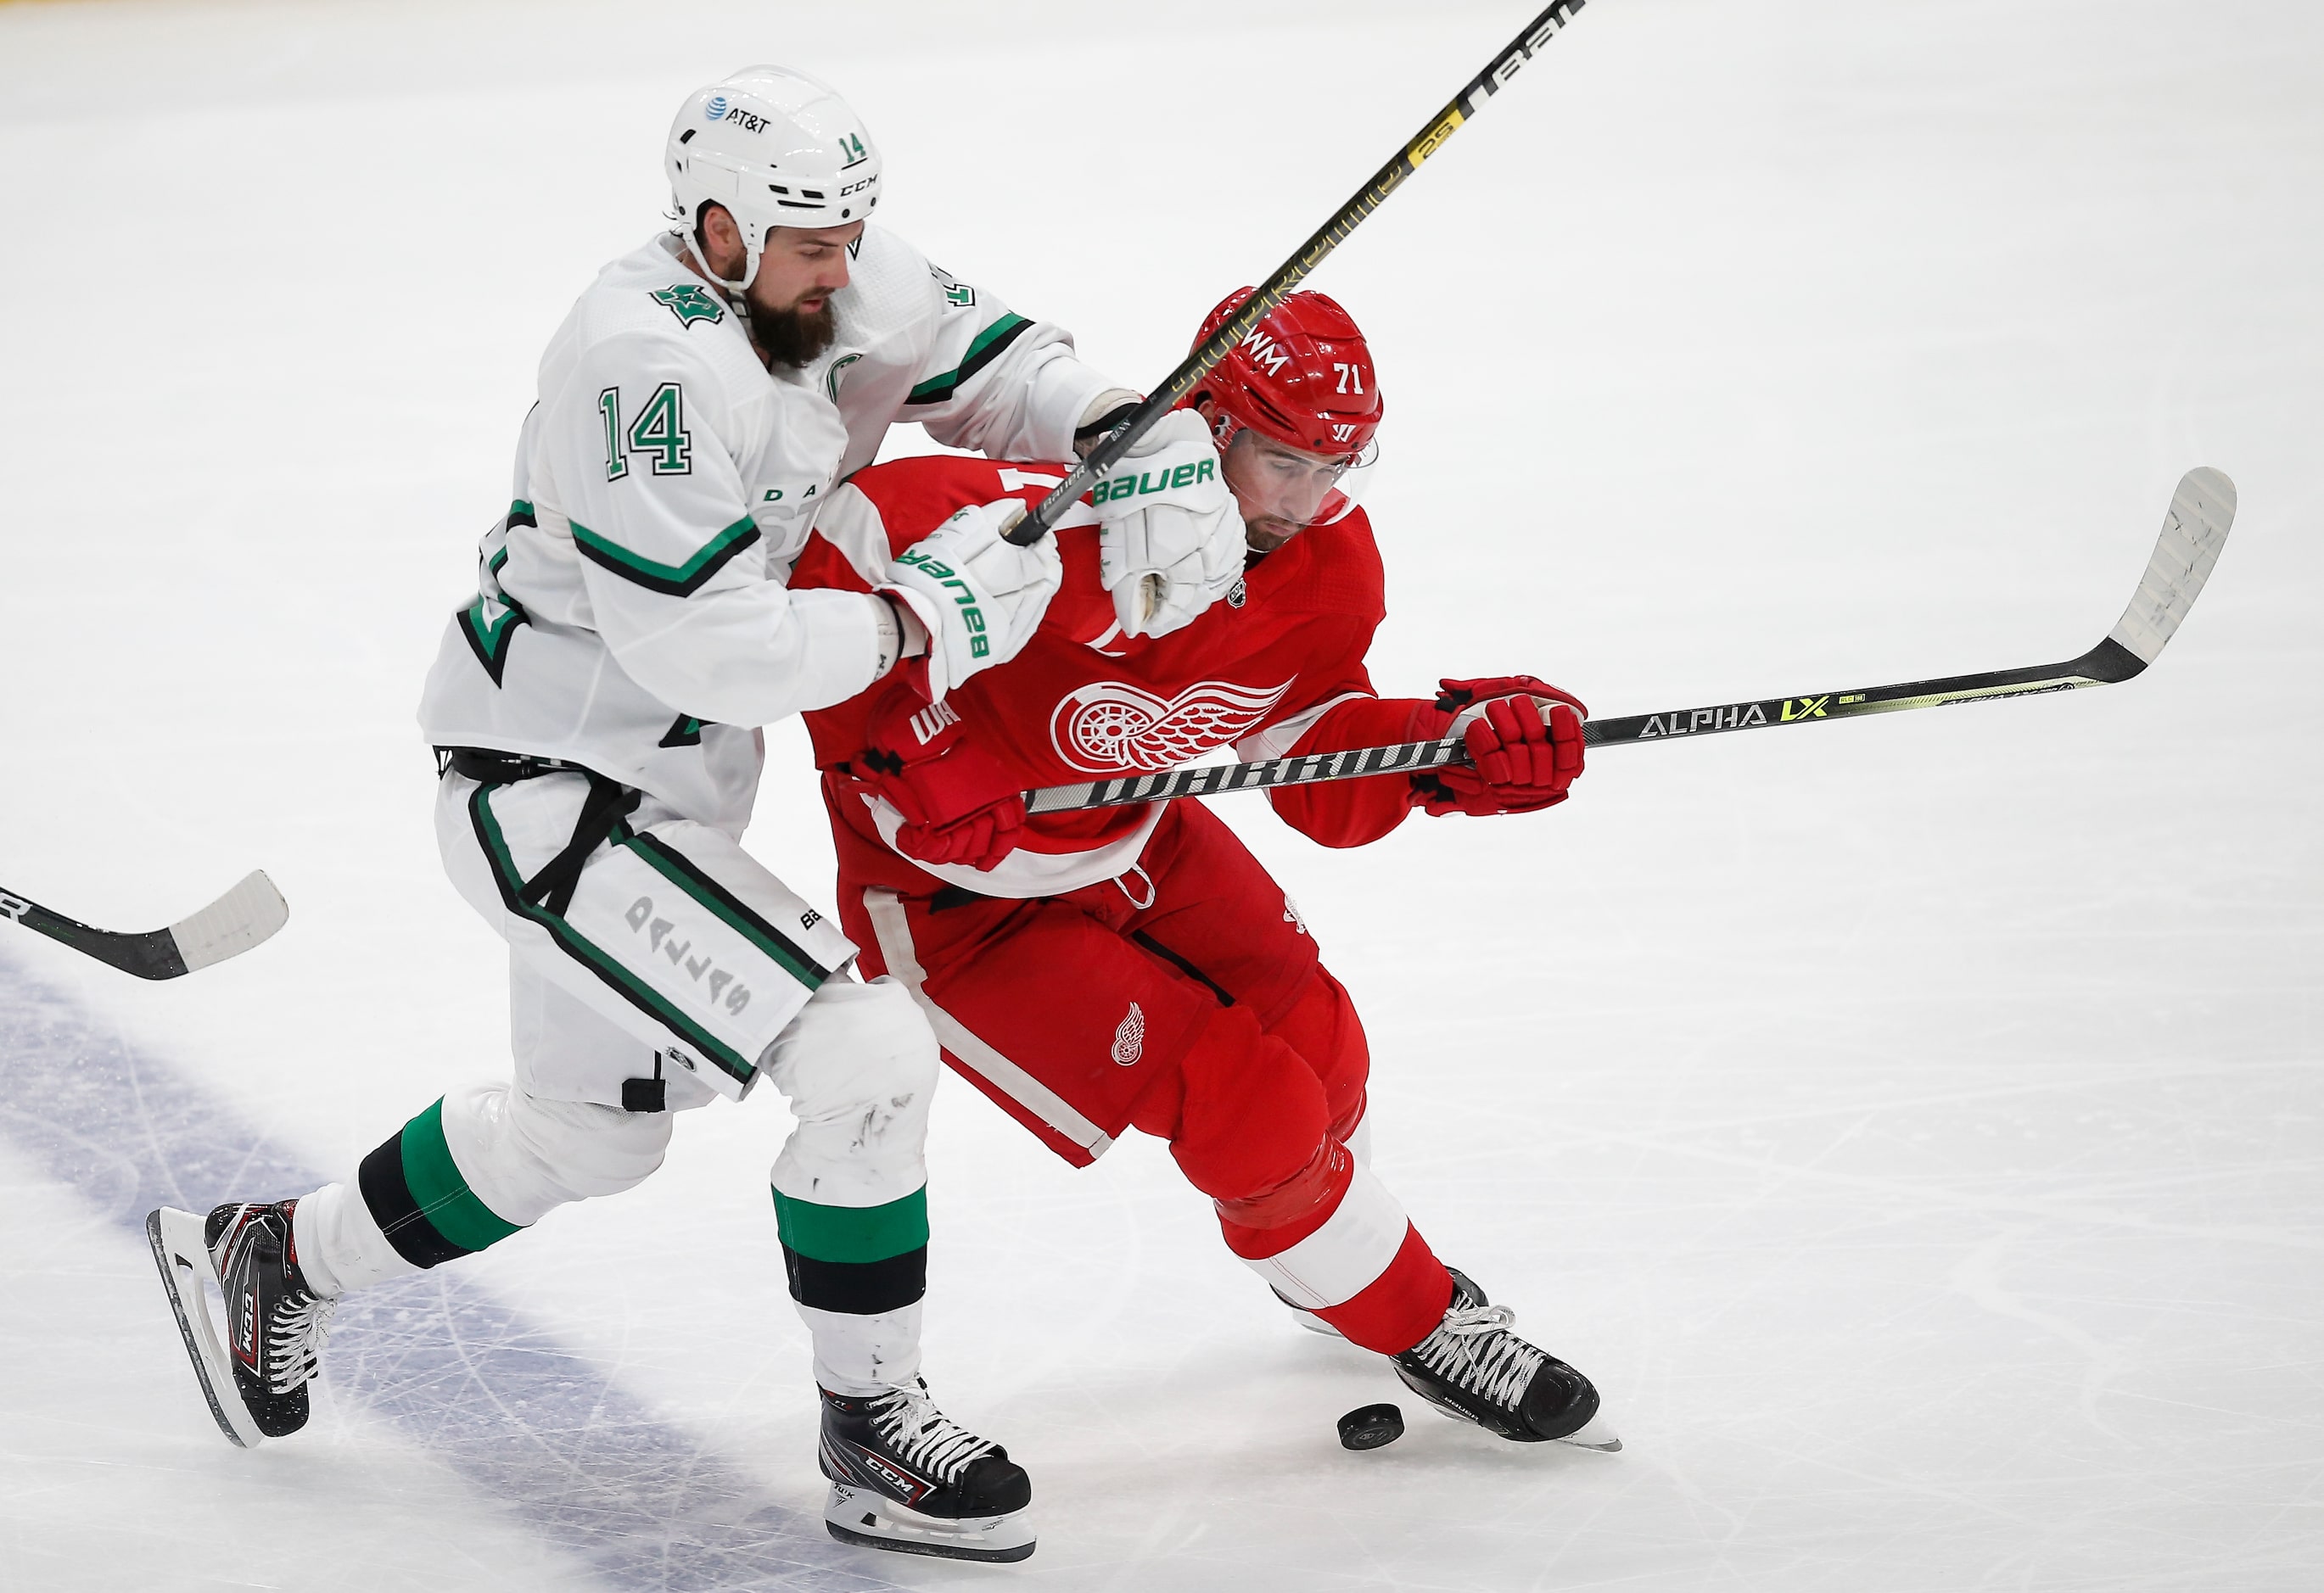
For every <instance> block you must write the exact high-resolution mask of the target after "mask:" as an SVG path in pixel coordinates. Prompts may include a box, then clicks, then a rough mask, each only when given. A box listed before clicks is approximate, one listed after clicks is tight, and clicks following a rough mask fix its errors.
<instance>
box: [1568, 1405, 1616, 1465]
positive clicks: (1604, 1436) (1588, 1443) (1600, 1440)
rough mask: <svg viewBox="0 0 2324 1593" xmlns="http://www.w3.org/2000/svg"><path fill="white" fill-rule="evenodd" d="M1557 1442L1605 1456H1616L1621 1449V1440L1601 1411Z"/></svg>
mask: <svg viewBox="0 0 2324 1593" xmlns="http://www.w3.org/2000/svg"><path fill="white" fill-rule="evenodd" d="M1558 1442H1559V1443H1570V1444H1572V1446H1573V1447H1574V1448H1576V1449H1581V1450H1598V1451H1599V1452H1600V1454H1606V1455H1611V1454H1618V1453H1619V1452H1620V1451H1621V1448H1622V1441H1621V1439H1620V1438H1619V1437H1618V1435H1617V1434H1616V1433H1615V1432H1614V1429H1613V1427H1612V1425H1611V1424H1610V1423H1608V1422H1607V1420H1606V1413H1604V1412H1603V1411H1600V1413H1598V1414H1596V1415H1594V1416H1592V1417H1591V1418H1590V1420H1589V1421H1587V1422H1585V1423H1582V1425H1581V1426H1579V1427H1577V1428H1575V1429H1574V1430H1573V1431H1572V1432H1569V1433H1567V1434H1566V1435H1565V1436H1564V1437H1563V1438H1561V1439H1559V1440H1558Z"/></svg>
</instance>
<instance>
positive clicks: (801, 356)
mask: <svg viewBox="0 0 2324 1593" xmlns="http://www.w3.org/2000/svg"><path fill="white" fill-rule="evenodd" d="M838 336H839V314H838V311H837V310H836V309H835V308H834V307H833V305H832V302H831V300H830V299H825V300H824V301H823V308H821V309H818V310H816V311H815V312H814V313H813V314H811V315H801V314H800V313H799V312H798V310H796V309H761V308H759V307H758V306H757V305H752V307H751V337H752V341H753V342H755V343H756V344H758V345H759V348H760V351H761V353H763V354H764V355H766V356H767V361H768V363H769V364H776V365H788V366H789V367H790V368H791V369H793V370H794V371H797V370H802V369H804V368H806V367H807V366H808V365H811V364H814V363H815V361H816V356H817V355H820V354H822V353H823V351H824V350H825V349H826V348H829V347H830V346H831V345H832V344H833V343H834V342H835V340H836V339H837V338H838Z"/></svg>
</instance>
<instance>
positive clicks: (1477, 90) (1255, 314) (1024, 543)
mask: <svg viewBox="0 0 2324 1593" xmlns="http://www.w3.org/2000/svg"><path fill="white" fill-rule="evenodd" d="M1586 3H1587V0H1554V4H1552V5H1549V6H1547V7H1545V9H1544V10H1543V12H1542V14H1540V15H1539V16H1536V17H1535V18H1534V19H1533V21H1531V22H1529V23H1526V25H1525V31H1524V32H1520V33H1519V34H1518V35H1517V37H1516V38H1515V39H1512V40H1511V41H1509V44H1508V48H1507V49H1505V50H1503V51H1501V52H1500V53H1499V54H1498V55H1496V56H1494V57H1493V60H1492V62H1491V64H1490V65H1489V66H1487V67H1486V68H1485V69H1484V70H1483V71H1481V72H1479V73H1478V74H1477V75H1476V76H1475V77H1474V78H1471V79H1469V82H1468V84H1467V85H1466V86H1465V87H1462V90H1461V92H1460V93H1458V94H1456V95H1454V96H1453V97H1452V100H1451V101H1450V103H1448V104H1447V105H1446V106H1445V107H1444V108H1443V110H1441V111H1439V112H1437V113H1436V115H1434V116H1431V117H1430V118H1429V119H1428V122H1427V124H1426V125H1425V126H1424V127H1422V128H1421V130H1420V131H1419V132H1418V133H1417V134H1415V135H1414V136H1413V137H1412V139H1411V140H1410V141H1409V142H1407V143H1406V144H1405V146H1404V147H1403V148H1402V149H1400V150H1398V151H1397V152H1396V154H1395V155H1394V156H1393V157H1391V158H1390V160H1389V161H1388V164H1387V165H1385V166H1383V167H1381V168H1380V169H1379V170H1378V171H1377V172H1374V173H1373V174H1372V180H1370V181H1369V182H1368V183H1366V184H1364V186H1363V187H1362V188H1360V189H1357V190H1356V193H1355V196H1354V197H1353V198H1351V199H1350V200H1349V201H1348V202H1347V203H1346V204H1344V205H1342V206H1341V207H1340V208H1339V211H1338V212H1337V214H1335V215H1334V216H1333V217H1332V219H1331V220H1329V221H1327V222H1325V223H1324V224H1323V226H1320V227H1318V228H1317V229H1316V230H1315V234H1314V236H1312V237H1310V238H1309V239H1308V240H1307V241H1306V242H1305V244H1301V245H1300V246H1299V248H1298V250H1297V252H1296V253H1294V254H1293V255H1292V256H1291V258H1290V259H1288V260H1286V261H1285V262H1283V263H1282V264H1281V265H1278V266H1277V267H1276V268H1275V274H1274V275H1272V276H1270V277H1268V279H1267V281H1265V282H1263V283H1261V284H1260V285H1259V290H1258V291H1256V292H1254V293H1253V294H1252V295H1251V296H1250V298H1249V299H1246V300H1245V301H1244V302H1243V306H1242V308H1240V309H1238V310H1237V311H1235V313H1234V314H1232V315H1231V316H1229V317H1228V318H1226V321H1225V324H1223V325H1222V326H1221V327H1219V329H1218V330H1217V331H1215V332H1213V333H1212V334H1211V335H1210V336H1208V337H1206V338H1204V339H1203V341H1202V343H1201V344H1200V345H1197V346H1196V347H1195V349H1194V352H1193V353H1192V354H1190V355H1187V356H1186V357H1185V360H1184V361H1183V362H1181V363H1180V364H1179V366H1178V368H1177V369H1176V370H1175V371H1173V372H1171V373H1170V374H1169V377H1168V378H1167V380H1166V381H1164V382H1163V383H1162V385H1161V386H1160V387H1158V388H1157V389H1155V391H1153V392H1152V393H1151V394H1150V395H1149V396H1148V398H1147V400H1146V401H1145V402H1143V403H1141V404H1139V406H1138V408H1137V409H1135V410H1132V411H1130V419H1128V420H1127V421H1125V422H1123V423H1122V425H1121V426H1120V428H1118V429H1117V430H1116V431H1114V433H1113V434H1112V435H1111V436H1110V437H1107V438H1106V439H1105V440H1104V441H1103V442H1102V443H1100V444H1099V445H1098V446H1097V447H1094V448H1093V449H1091V450H1090V453H1089V456H1088V457H1087V458H1085V459H1084V460H1083V461H1082V462H1081V463H1080V464H1078V465H1074V468H1073V470H1072V471H1071V473H1069V474H1067V475H1066V477H1065V480H1064V481H1063V482H1061V483H1058V484H1057V486H1056V489H1055V490H1054V491H1052V492H1051V493H1049V495H1048V496H1047V497H1046V498H1044V499H1042V500H1041V502H1040V503H1039V504H1038V505H1037V506H1036V507H1035V509H1034V511H1033V512H1032V513H1030V514H1028V515H1027V516H1026V517H1025V518H1024V519H1023V520H1019V522H1018V523H1017V524H1016V526H1015V527H1013V528H1012V529H1010V531H1009V532H1008V538H1009V540H1010V541H1011V542H1014V543H1016V544H1017V545H1018V546H1019V547H1020V548H1024V547H1030V546H1031V545H1032V544H1033V543H1035V542H1037V541H1039V540H1040V539H1042V538H1043V537H1046V536H1047V535H1048V534H1049V528H1050V527H1051V526H1053V525H1055V524H1056V522H1057V519H1058V517H1059V516H1061V515H1063V514H1064V513H1065V511H1066V510H1067V509H1069V508H1071V507H1072V506H1073V504H1074V502H1075V501H1076V500H1078V499H1079V498H1080V497H1081V495H1082V494H1083V493H1086V492H1088V491H1089V490H1090V488H1091V487H1092V486H1093V484H1095V483H1096V481H1097V479H1098V477H1100V476H1102V475H1103V474H1105V473H1106V472H1107V471H1109V470H1111V469H1112V468H1113V467H1114V465H1116V464H1118V463H1120V459H1121V456H1123V455H1124V454H1126V453H1128V452H1129V451H1130V449H1131V448H1132V447H1135V446H1136V445H1137V442H1138V439H1139V437H1144V436H1145V435H1146V433H1147V432H1148V430H1149V429H1150V428H1152V427H1153V425H1154V423H1155V422H1156V421H1157V420H1159V419H1161V418H1162V417H1163V416H1165V415H1167V414H1168V413H1169V412H1170V411H1171V410H1174V409H1176V408H1177V407H1178V401H1180V400H1181V399H1183V398H1185V396H1186V395H1187V394H1188V393H1190V392H1192V391H1194V388H1195V386H1196V385H1197V384H1198V383H1200V382H1201V381H1202V380H1203V377H1205V376H1207V375H1209V374H1210V373H1211V371H1212V370H1213V367H1215V366H1216V365H1217V364H1218V363H1219V362H1220V361H1221V360H1222V359H1224V358H1226V357H1227V355H1228V354H1229V353H1230V352H1231V350H1232V349H1233V348H1234V347H1235V345H1237V344H1239V343H1240V342H1241V341H1242V340H1243V339H1244V338H1245V337H1247V336H1250V331H1251V328H1252V327H1256V326H1258V325H1259V322H1260V321H1261V320H1262V319H1264V318H1266V317H1267V315H1268V312H1270V311H1271V310H1273V309H1275V308H1277V306H1279V305H1280V304H1282V302H1283V301H1284V300H1285V299H1288V298H1290V297H1291V294H1292V292H1293V290H1296V288H1297V287H1298V286H1299V284H1300V283H1301V282H1303V281H1305V280H1306V278H1307V273H1308V272H1312V271H1314V269H1315V268H1316V267H1317V266H1318V265H1321V264H1322V263H1323V258H1324V256H1326V255H1328V254H1329V253H1332V251H1333V250H1334V249H1336V248H1338V247H1339V246H1340V244H1342V242H1343V241H1344V240H1345V239H1346V238H1347V236H1348V235H1349V234H1350V233H1352V232H1354V231H1355V230H1356V228H1357V227H1359V226H1362V225H1363V221H1364V218H1365V217H1366V216H1369V215H1370V214H1371V213H1372V212H1373V211H1375V210H1377V209H1379V207H1380V206H1381V205H1383V204H1384V203H1386V202H1387V200H1388V195H1390V194H1392V193H1394V192H1395V191H1396V189H1397V185H1399V184H1400V183H1402V182H1403V181H1404V180H1405V179H1406V178H1407V177H1409V176H1411V175H1412V174H1413V173H1414V172H1415V171H1416V170H1419V169H1420V163H1421V162H1422V161H1425V160H1426V159H1428V157H1429V156H1431V155H1433V154H1434V153H1435V152H1437V151H1438V150H1440V149H1443V147H1444V143H1445V141H1446V140H1447V139H1449V138H1451V137H1452V135H1453V134H1455V133H1458V132H1459V131H1460V130H1461V124H1462V123H1464V122H1466V121H1467V120H1468V119H1469V118H1470V117H1471V116H1472V115H1476V112H1477V106H1478V105H1479V104H1480V99H1479V96H1480V95H1494V94H1499V92H1500V91H1501V86H1502V85H1503V84H1505V83H1507V82H1508V80H1509V79H1510V78H1513V77H1515V76H1517V69H1518V68H1520V67H1522V66H1524V65H1525V63H1526V62H1527V61H1529V60H1532V59H1533V58H1534V56H1535V54H1536V53H1538V52H1539V51H1541V50H1542V48H1543V47H1544V46H1545V45H1546V44H1548V42H1549V41H1550V40H1552V39H1554V38H1555V37H1556V36H1557V33H1558V32H1559V30H1560V29H1562V28H1563V27H1564V26H1565V25H1566V24H1567V23H1569V22H1571V21H1572V19H1573V14H1574V13H1575V12H1577V11H1580V10H1581V9H1582V6H1583V5H1585V4H1586Z"/></svg>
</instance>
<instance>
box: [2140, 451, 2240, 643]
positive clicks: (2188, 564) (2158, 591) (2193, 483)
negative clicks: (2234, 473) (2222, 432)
mask: <svg viewBox="0 0 2324 1593" xmlns="http://www.w3.org/2000/svg"><path fill="white" fill-rule="evenodd" d="M2235 521H2236V483H2233V482H2231V481H2229V480H2228V479H2227V476H2226V474H2224V473H2222V472H2220V471H2217V470H2213V469H2212V468H2211V467H2210V466H2209V465H2204V466H2201V467H2200V468H2199V469H2195V470H2190V471H2189V472H2188V473H2187V474H2185V475H2183V476H2181V477H2180V478H2179V490H2178V491H2177V492H2175V493H2172V494H2171V512H2170V513H2169V514H2167V515H2165V516H2164V517H2163V535H2162V536H2161V537H2159V538H2157V539H2155V543H2154V554H2153V557H2151V558H2149V559H2148V560H2147V561H2146V574H2145V575H2144V576H2140V577H2139V581H2138V590H2137V591H2136V592H2135V593H2133V594H2131V599H2130V606H2129V607H2128V608H2126V609H2125V610H2123V611H2122V618H2121V619H2119V620H2117V621H2116V622H2115V627H2114V630H2113V631H2112V632H2111V635H2112V637H2113V639H2114V640H2116V641H2118V642H2120V643H2121V644H2122V645H2123V646H2124V647H2126V648H2128V649H2130V650H2131V651H2132V652H2133V653H2135V654H2136V655H2137V656H2138V661H2139V662H2140V663H2142V664H2152V663H2153V662H2154V658H2155V655H2156V654H2158V653H2160V652H2161V651H2162V650H2163V644H2164V643H2165V642H2167V641H2169V640H2171V637H2172V632H2174V631H2177V630H2178V629H2179V625H2180V622H2181V621H2182V620H2184V619H2186V617H2187V611H2188V610H2189V609H2190V608H2192V607H2193V606H2194V604H2195V599H2196V598H2197V597H2199V596H2200V595H2201V594H2202V591H2203V583H2204V582H2205V581H2206V580H2208V579H2209V578H2210V574H2211V566H2213V565H2215V564H2217V563H2218V559H2219V549H2220V548H2223V547H2225V546H2226V545H2227V528H2228V527H2229V526H2231V525H2233V524H2235Z"/></svg>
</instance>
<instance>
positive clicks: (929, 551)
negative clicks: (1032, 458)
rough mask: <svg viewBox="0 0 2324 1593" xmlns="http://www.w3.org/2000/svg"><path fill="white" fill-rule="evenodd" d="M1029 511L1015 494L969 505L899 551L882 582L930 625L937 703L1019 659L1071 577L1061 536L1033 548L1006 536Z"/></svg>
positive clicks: (930, 671) (930, 673)
mask: <svg viewBox="0 0 2324 1593" xmlns="http://www.w3.org/2000/svg"><path fill="white" fill-rule="evenodd" d="M1024 514H1025V506H1024V505H1023V504H1022V503H1019V502H1017V501H1016V500H1015V499H1013V498H1004V499H1002V500H1001V501H1000V502H997V503H982V504H977V505H974V506H973V507H970V508H967V509H964V510H961V511H959V512H958V513H956V514H954V516H953V517H952V518H951V519H950V520H945V522H944V524H942V525H940V526H938V527H937V528H936V529H935V530H933V531H930V532H929V533H928V534H927V536H925V537H923V538H921V539H919V540H918V541H917V542H915V543H913V544H912V545H911V546H910V547H909V548H905V549H904V551H903V552H901V553H899V554H898V555H897V556H896V559H895V562H894V563H893V564H891V565H890V566H888V576H887V579H886V580H884V581H882V582H881V583H880V584H879V585H878V587H877V590H879V591H881V592H884V593H892V594H895V596H896V597H897V598H898V599H899V601H901V602H903V603H908V605H910V607H911V610H912V612H913V614H914V616H915V617H917V618H918V620H919V622H920V623H921V624H923V625H925V626H927V631H928V656H927V693H928V695H929V697H930V698H932V699H933V700H935V701H937V702H942V701H943V700H944V695H945V693H946V692H948V691H950V690H951V689H952V688H953V687H954V686H958V685H959V684H960V683H961V682H962V681H964V680H966V679H967V678H968V677H970V676H972V675H974V674H975V673H977V671H979V670H981V669H989V668H991V667H992V666H993V665H995V664H1005V663H1007V662H1008V661H1009V660H1010V659H1011V658H1015V657H1016V656H1017V654H1018V652H1019V649H1022V648H1023V647H1024V645H1025V643H1026V642H1027V641H1028V640H1031V639H1032V635H1033V632H1034V631H1035V629H1036V628H1037V627H1038V626H1039V624H1040V623H1041V613H1042V611H1043V610H1045V609H1047V607H1048V604H1049V599H1050V598H1051V597H1052V596H1054V595H1055V594H1056V590H1057V585H1058V582H1059V581H1060V580H1061V579H1062V578H1063V566H1061V565H1060V564H1059V562H1058V557H1057V545H1056V539H1055V538H1052V537H1044V538H1042V539H1040V540H1039V541H1038V542H1036V543H1034V544H1033V545H1032V546H1031V547H1029V548H1019V547H1018V546H1016V545H1015V544H1014V543H1011V542H1009V541H1006V540H1004V539H1003V536H1002V533H1003V532H1005V531H1007V530H1008V529H1009V528H1010V526H1012V525H1014V524H1016V523H1017V521H1018V520H1021V519H1023V518H1024ZM915 673H917V671H915Z"/></svg>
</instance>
